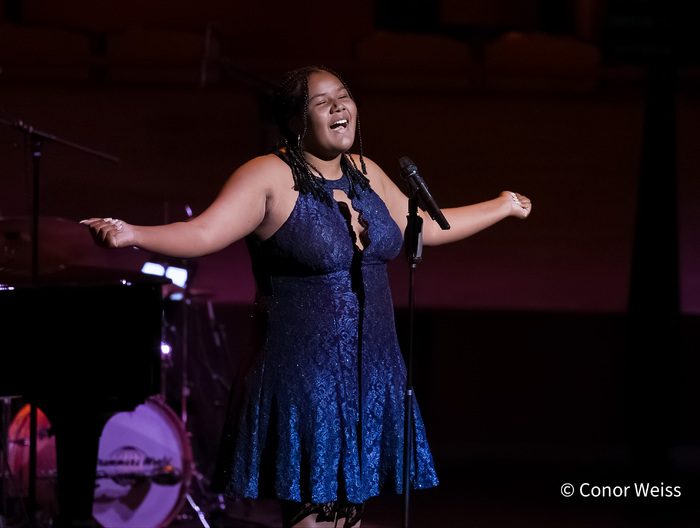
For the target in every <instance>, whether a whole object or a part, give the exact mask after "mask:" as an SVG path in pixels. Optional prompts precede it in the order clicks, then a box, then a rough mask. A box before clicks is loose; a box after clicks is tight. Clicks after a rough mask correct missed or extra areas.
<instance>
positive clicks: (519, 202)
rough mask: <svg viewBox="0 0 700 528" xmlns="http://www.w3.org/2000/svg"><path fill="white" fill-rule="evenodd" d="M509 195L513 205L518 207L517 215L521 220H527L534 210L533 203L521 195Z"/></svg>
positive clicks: (512, 193) (516, 209) (516, 208)
mask: <svg viewBox="0 0 700 528" xmlns="http://www.w3.org/2000/svg"><path fill="white" fill-rule="evenodd" d="M509 194H510V197H511V199H512V200H513V204H514V205H515V206H516V207H515V213H516V215H517V216H520V217H521V218H527V216H528V215H529V214H530V210H531V209H532V202H531V201H530V199H529V198H528V197H527V196H524V195H522V194H520V193H515V192H509Z"/></svg>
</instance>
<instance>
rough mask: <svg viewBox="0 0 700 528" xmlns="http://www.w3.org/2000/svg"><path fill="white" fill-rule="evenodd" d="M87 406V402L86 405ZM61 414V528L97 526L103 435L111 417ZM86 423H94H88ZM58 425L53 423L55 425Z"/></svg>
mask: <svg viewBox="0 0 700 528" xmlns="http://www.w3.org/2000/svg"><path fill="white" fill-rule="evenodd" d="M83 403H84V402H83ZM78 408H79V407H73V410H74V412H70V411H68V412H63V413H61V417H60V420H57V421H56V422H55V423H56V426H53V428H54V429H55V433H56V469H57V473H58V475H57V495H58V510H59V515H58V519H57V523H56V526H57V527H58V528H81V527H89V528H93V527H97V526H99V524H98V523H97V522H96V521H95V520H94V519H93V516H92V505H93V499H94V495H95V473H96V468H97V453H98V449H99V442H100V434H101V432H102V429H103V428H104V425H105V423H106V422H107V420H108V417H104V418H103V417H99V418H97V417H96V415H98V414H99V413H98V412H97V411H95V412H93V413H92V417H91V418H90V417H89V414H90V411H88V416H86V415H85V413H84V412H77V410H76V409H78ZM100 418H103V419H100ZM86 421H88V422H90V423H89V424H86ZM53 423H54V422H52V424H53Z"/></svg>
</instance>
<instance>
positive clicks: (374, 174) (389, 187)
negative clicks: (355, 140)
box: [352, 154, 395, 197]
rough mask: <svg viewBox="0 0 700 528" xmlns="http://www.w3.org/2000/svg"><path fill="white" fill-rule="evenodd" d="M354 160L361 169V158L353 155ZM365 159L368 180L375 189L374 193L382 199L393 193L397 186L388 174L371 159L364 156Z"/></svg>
mask: <svg viewBox="0 0 700 528" xmlns="http://www.w3.org/2000/svg"><path fill="white" fill-rule="evenodd" d="M352 159H353V161H354V162H355V164H356V165H357V166H358V167H359V166H360V157H359V156H358V155H355V154H352ZM363 159H364V161H365V167H366V168H367V179H369V182H370V185H371V186H372V189H374V191H375V192H377V193H378V194H379V195H380V196H382V197H384V196H385V195H387V194H388V193H391V192H392V191H393V188H394V187H395V184H394V182H393V181H392V180H391V178H389V176H387V174H386V172H384V170H383V169H382V168H381V167H380V166H379V165H377V163H375V162H374V161H372V160H371V159H370V158H368V157H366V156H363Z"/></svg>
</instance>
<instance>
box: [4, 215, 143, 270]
mask: <svg viewBox="0 0 700 528" xmlns="http://www.w3.org/2000/svg"><path fill="white" fill-rule="evenodd" d="M38 221H39V237H38V264H39V272H40V273H44V272H54V271H56V270H60V269H65V268H67V267H72V266H93V267H102V268H111V269H141V265H142V264H143V263H144V262H145V260H146V258H147V256H146V255H145V254H141V252H139V251H138V250H136V249H134V248H125V249H120V250H118V251H115V250H109V249H104V248H100V247H98V246H96V245H95V244H94V242H93V240H92V237H91V236H90V233H89V232H88V230H87V228H86V227H85V226H83V225H81V224H79V223H78V222H76V221H73V220H68V219H65V218H60V217H50V216H42V217H39V219H38ZM33 233H34V220H33V218H32V217H27V216H16V217H0V271H23V270H30V269H31V268H32V257H33V244H32V239H33Z"/></svg>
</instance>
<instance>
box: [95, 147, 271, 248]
mask: <svg viewBox="0 0 700 528" xmlns="http://www.w3.org/2000/svg"><path fill="white" fill-rule="evenodd" d="M277 161H279V160H277ZM278 167H279V166H278V165H277V163H276V161H275V159H272V158H269V157H266V156H263V157H260V158H256V159H254V160H252V161H250V162H248V163H246V164H245V165H243V166H242V167H241V168H239V169H238V170H237V171H236V172H234V173H233V175H232V176H231V177H230V178H229V180H228V181H227V182H226V184H225V185H224V186H223V188H222V189H221V192H220V193H219V195H218V196H217V198H216V200H214V202H213V203H212V204H211V205H210V206H209V207H208V208H207V209H206V210H205V211H204V212H203V213H202V214H201V215H199V216H197V217H195V218H193V219H192V220H190V221H189V222H176V223H172V224H167V225H160V226H136V225H131V224H128V223H126V222H124V221H122V220H114V219H110V218H107V219H105V218H90V219H88V220H83V221H82V222H81V223H82V224H84V225H86V226H88V227H89V228H90V233H91V234H92V236H93V239H94V240H95V243H97V244H98V245H100V246H102V247H108V248H119V247H128V246H137V247H140V248H142V249H145V250H148V251H152V252H154V253H159V254H162V255H167V256H171V257H181V258H194V257H200V256H203V255H207V254H210V253H214V252H216V251H219V250H221V249H223V248H225V247H226V246H228V245H229V244H231V243H233V242H235V241H236V240H239V239H241V238H243V237H244V236H246V235H248V234H250V233H252V232H253V231H254V230H255V229H256V228H257V227H258V226H259V225H260V224H261V223H262V222H263V221H264V219H265V213H266V205H267V198H268V196H269V194H270V181H271V176H272V175H273V174H274V172H275V171H276V170H279V169H278Z"/></svg>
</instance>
